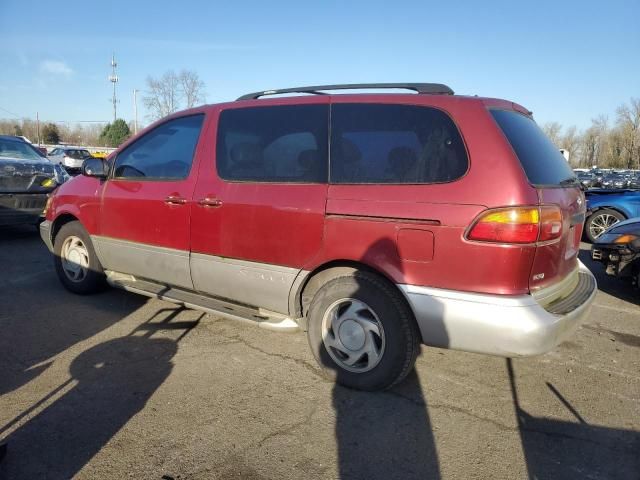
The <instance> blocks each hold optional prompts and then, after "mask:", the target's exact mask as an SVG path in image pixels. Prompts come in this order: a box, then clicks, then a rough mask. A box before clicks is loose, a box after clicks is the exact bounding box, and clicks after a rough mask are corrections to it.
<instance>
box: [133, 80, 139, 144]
mask: <svg viewBox="0 0 640 480" xmlns="http://www.w3.org/2000/svg"><path fill="white" fill-rule="evenodd" d="M137 94H138V90H137V89H135V88H134V89H133V134H134V135H136V134H137V133H138V97H137Z"/></svg>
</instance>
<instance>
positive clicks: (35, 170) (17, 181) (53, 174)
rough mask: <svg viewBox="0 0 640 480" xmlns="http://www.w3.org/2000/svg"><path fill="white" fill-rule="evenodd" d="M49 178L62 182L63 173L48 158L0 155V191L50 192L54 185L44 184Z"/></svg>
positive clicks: (58, 182)
mask: <svg viewBox="0 0 640 480" xmlns="http://www.w3.org/2000/svg"><path fill="white" fill-rule="evenodd" d="M47 179H54V180H55V185H58V184H60V183H62V182H63V181H64V180H62V179H61V173H60V172H58V171H56V168H55V166H54V165H53V164H52V163H50V162H49V161H47V160H41V161H40V160H23V159H16V158H9V157H2V156H0V193H26V192H28V193H38V192H50V191H51V190H52V189H53V188H55V185H54V186H46V187H45V186H43V185H42V184H43V183H45V185H46V184H47V182H45V180H47Z"/></svg>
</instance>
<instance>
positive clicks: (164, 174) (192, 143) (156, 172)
mask: <svg viewBox="0 0 640 480" xmlns="http://www.w3.org/2000/svg"><path fill="white" fill-rule="evenodd" d="M203 120H204V115H202V114H200V115H191V116H189V117H181V118H176V119H174V120H169V121H168V122H165V123H163V124H161V125H159V126H158V127H156V128H154V129H153V130H151V131H150V132H148V133H146V134H145V135H144V136H143V137H141V138H139V139H138V140H136V141H135V142H134V143H133V144H131V145H130V146H128V147H127V148H126V149H125V150H124V151H123V152H121V153H120V154H119V155H118V156H117V157H116V160H115V168H114V171H113V177H114V178H125V179H126V178H135V179H136V180H145V179H148V180H151V179H153V180H181V179H185V178H187V177H188V176H189V172H190V170H191V163H192V162H193V155H194V153H195V150H196V145H197V144H198V137H199V135H200V129H201V127H202V121H203Z"/></svg>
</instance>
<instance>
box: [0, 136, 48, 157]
mask: <svg viewBox="0 0 640 480" xmlns="http://www.w3.org/2000/svg"><path fill="white" fill-rule="evenodd" d="M0 157H8V158H15V159H17V160H38V161H43V160H44V158H43V157H42V155H40V154H39V153H38V151H37V150H36V149H35V148H33V147H32V146H31V145H29V144H27V143H25V142H23V141H21V140H10V139H5V138H0Z"/></svg>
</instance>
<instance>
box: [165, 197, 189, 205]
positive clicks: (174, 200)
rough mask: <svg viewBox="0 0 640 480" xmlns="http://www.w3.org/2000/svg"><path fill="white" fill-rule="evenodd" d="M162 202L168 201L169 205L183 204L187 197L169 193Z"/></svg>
mask: <svg viewBox="0 0 640 480" xmlns="http://www.w3.org/2000/svg"><path fill="white" fill-rule="evenodd" d="M164 203H168V204H169V205H184V204H185V203H187V199H186V198H184V197H181V196H180V195H169V196H168V197H167V198H165V199H164Z"/></svg>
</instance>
